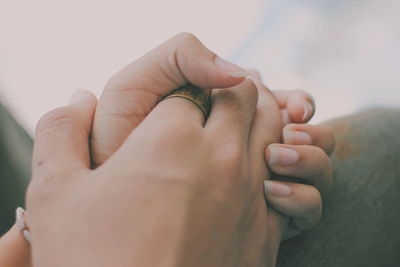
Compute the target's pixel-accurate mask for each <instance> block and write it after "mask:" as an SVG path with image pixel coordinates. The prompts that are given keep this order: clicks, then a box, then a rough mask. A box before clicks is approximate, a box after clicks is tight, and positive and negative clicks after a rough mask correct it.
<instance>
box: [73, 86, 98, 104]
mask: <svg viewBox="0 0 400 267" xmlns="http://www.w3.org/2000/svg"><path fill="white" fill-rule="evenodd" d="M96 102H97V98H96V96H95V95H94V94H93V93H92V92H90V91H89V90H85V89H78V90H76V91H75V92H74V93H73V94H72V95H71V97H70V99H69V101H68V105H69V106H73V105H79V104H82V103H89V104H93V103H96Z"/></svg>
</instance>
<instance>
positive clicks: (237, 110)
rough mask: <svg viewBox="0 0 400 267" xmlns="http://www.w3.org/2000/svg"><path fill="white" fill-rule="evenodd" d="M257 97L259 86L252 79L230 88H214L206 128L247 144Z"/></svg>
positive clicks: (222, 136) (223, 136)
mask: <svg viewBox="0 0 400 267" xmlns="http://www.w3.org/2000/svg"><path fill="white" fill-rule="evenodd" d="M257 99H258V92H257V88H256V86H255V84H254V83H253V81H252V80H250V79H246V80H245V81H244V82H242V83H241V84H240V85H238V86H235V87H233V88H230V89H218V90H213V91H212V93H211V100H212V109H211V113H210V116H209V118H208V120H207V122H206V125H205V128H206V130H207V131H209V132H218V135H217V136H221V138H224V139H226V138H233V140H235V141H245V143H246V144H247V139H248V136H249V131H250V127H251V124H252V122H253V117H254V114H255V111H256V105H257ZM241 144H243V142H241Z"/></svg>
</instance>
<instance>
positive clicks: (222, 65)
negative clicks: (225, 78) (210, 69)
mask: <svg viewBox="0 0 400 267" xmlns="http://www.w3.org/2000/svg"><path fill="white" fill-rule="evenodd" d="M215 65H216V66H217V67H218V68H219V69H220V70H222V71H223V72H225V73H227V74H229V75H230V76H232V77H235V78H246V77H248V76H250V73H249V72H248V71H246V70H244V69H242V68H241V67H239V66H237V65H235V64H233V63H232V62H229V61H227V60H225V59H222V58H220V57H219V56H216V57H215Z"/></svg>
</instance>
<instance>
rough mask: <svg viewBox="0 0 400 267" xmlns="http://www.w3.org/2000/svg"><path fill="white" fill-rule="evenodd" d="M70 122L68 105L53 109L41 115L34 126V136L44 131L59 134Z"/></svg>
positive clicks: (70, 114) (70, 116)
mask: <svg viewBox="0 0 400 267" xmlns="http://www.w3.org/2000/svg"><path fill="white" fill-rule="evenodd" d="M71 123H72V113H71V110H70V109H69V108H68V107H61V108H57V109H54V110H52V111H50V112H48V113H46V114H45V115H43V116H42V117H41V118H40V120H39V121H38V123H37V126H36V131H35V132H36V136H39V135H40V134H42V133H44V132H52V133H54V134H61V133H62V132H63V131H64V130H65V129H67V128H68V126H69V125H70V124H71Z"/></svg>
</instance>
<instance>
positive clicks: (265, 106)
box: [249, 71, 282, 182]
mask: <svg viewBox="0 0 400 267" xmlns="http://www.w3.org/2000/svg"><path fill="white" fill-rule="evenodd" d="M251 73H252V77H253V80H254V81H255V83H256V85H257V89H258V96H259V97H258V103H257V112H256V115H255V118H254V121H253V125H252V129H251V136H250V139H249V140H250V149H249V152H250V153H249V157H250V160H251V162H252V163H253V165H254V166H257V167H256V168H257V169H259V170H261V169H265V167H266V166H265V161H264V158H263V157H262V156H261V155H263V154H264V151H265V149H266V147H267V145H268V144H269V143H271V142H276V141H280V138H281V130H280V129H282V121H281V118H280V114H279V107H278V105H277V104H276V101H275V98H274V97H273V95H272V93H271V91H270V90H269V89H268V88H267V87H266V86H265V85H264V84H263V83H262V81H261V76H260V74H259V73H258V72H254V71H252V72H251ZM265 129H269V130H268V131H266V130H265ZM266 175H267V174H265V175H264V176H260V178H261V179H260V180H259V182H263V180H264V179H265V177H266Z"/></svg>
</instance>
